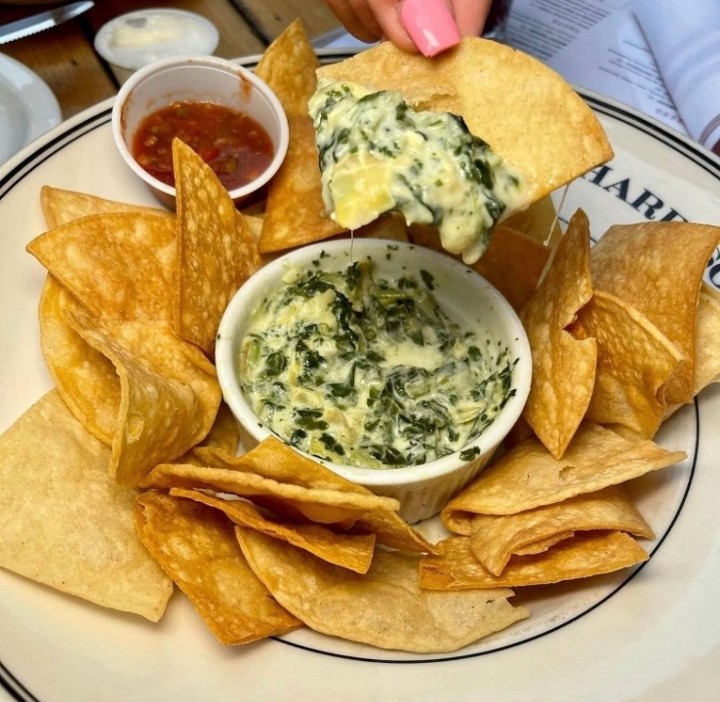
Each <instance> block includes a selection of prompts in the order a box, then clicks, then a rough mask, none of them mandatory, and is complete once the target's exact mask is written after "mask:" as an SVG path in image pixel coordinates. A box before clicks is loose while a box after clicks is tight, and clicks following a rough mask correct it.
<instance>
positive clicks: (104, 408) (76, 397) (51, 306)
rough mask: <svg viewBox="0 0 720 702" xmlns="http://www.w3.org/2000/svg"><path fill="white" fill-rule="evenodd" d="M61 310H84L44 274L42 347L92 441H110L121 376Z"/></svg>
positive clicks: (115, 422) (60, 388)
mask: <svg viewBox="0 0 720 702" xmlns="http://www.w3.org/2000/svg"><path fill="white" fill-rule="evenodd" d="M65 310H68V311H70V312H75V313H84V314H87V310H86V309H85V308H84V307H83V306H82V305H81V304H80V303H79V302H78V301H77V300H76V299H75V298H74V297H73V296H72V295H71V294H70V293H69V292H68V291H67V290H66V289H65V288H64V287H63V286H62V285H60V283H58V282H57V280H55V278H53V277H52V275H50V274H48V275H47V277H46V279H45V285H44V286H43V289H42V293H41V295H40V307H39V310H38V316H39V319H40V346H41V349H42V354H43V358H44V359H45V364H46V365H47V368H48V370H49V371H50V375H51V377H52V379H53V380H54V381H55V386H56V388H57V390H58V392H59V393H60V395H61V397H62V398H63V400H64V401H65V404H66V405H67V406H68V408H69V409H70V410H71V411H72V413H73V414H74V415H75V417H76V419H77V420H78V421H79V422H80V423H81V424H82V425H83V426H84V427H85V429H86V430H87V431H89V432H90V433H91V434H92V435H93V436H94V437H95V438H96V439H98V440H100V441H102V442H103V443H104V444H106V445H107V446H110V445H111V444H112V439H113V436H114V435H115V431H116V430H117V425H118V398H119V396H120V379H119V378H118V376H117V373H116V371H115V366H113V364H112V362H111V361H110V359H108V358H107V357H106V356H104V355H103V354H102V353H100V352H99V351H97V350H96V349H94V348H93V347H92V346H90V344H88V343H87V341H85V339H83V338H82V336H80V334H78V333H77V332H76V331H75V330H74V329H73V328H72V326H70V323H69V322H68V320H67V318H66V317H65Z"/></svg>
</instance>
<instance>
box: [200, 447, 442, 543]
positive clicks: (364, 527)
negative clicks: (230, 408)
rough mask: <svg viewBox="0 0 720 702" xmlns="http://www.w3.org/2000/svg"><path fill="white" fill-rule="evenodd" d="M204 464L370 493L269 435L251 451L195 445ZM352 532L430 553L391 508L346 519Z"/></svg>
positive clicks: (284, 480) (303, 484) (313, 485)
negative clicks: (236, 452)
mask: <svg viewBox="0 0 720 702" xmlns="http://www.w3.org/2000/svg"><path fill="white" fill-rule="evenodd" d="M197 453H198V455H199V456H200V458H201V459H204V460H205V461H206V465H208V466H212V467H215V468H226V469H230V470H240V471H245V472H248V473H253V474H255V475H259V476H262V477H263V478H267V479H270V480H275V481H278V482H281V483H292V484H293V485H298V486H300V487H305V488H309V489H320V490H338V491H341V492H354V493H358V494H360V495H372V493H371V492H370V490H368V489H367V488H364V487H362V486H361V485H358V484H356V483H353V482H351V481H349V480H346V479H345V478H343V477H341V476H339V475H338V474H337V473H333V472H332V471H331V470H330V469H329V468H326V467H325V466H324V465H322V464H321V463H318V462H317V461H314V460H312V459H310V458H308V457H306V456H303V455H301V454H299V453H298V452H297V451H294V450H293V449H291V448H290V447H289V446H287V445H286V444H285V443H283V442H282V441H280V440H279V439H277V438H276V437H273V436H270V437H268V438H267V439H265V440H264V441H261V442H260V443H259V444H258V445H257V446H255V447H254V448H253V449H252V450H251V451H248V452H247V453H245V454H242V455H240V456H235V455H228V454H227V453H225V452H222V451H217V450H206V449H198V451H197ZM347 527H348V528H350V527H352V528H353V530H354V531H355V532H359V533H362V532H367V533H371V534H374V535H375V536H376V537H377V542H378V543H379V544H382V545H384V546H388V547H389V548H395V549H398V550H400V551H414V552H419V553H433V552H434V547H433V545H432V544H431V543H430V542H429V541H427V539H425V538H424V537H423V536H422V535H421V534H420V533H419V532H418V531H416V530H415V529H413V528H412V527H411V526H410V525H409V524H408V523H407V522H406V521H405V520H404V519H402V517H400V515H399V514H398V513H397V512H396V511H395V510H386V509H382V510H374V511H372V512H367V513H365V514H362V515H360V516H358V517H356V518H354V519H353V520H352V523H348V524H347Z"/></svg>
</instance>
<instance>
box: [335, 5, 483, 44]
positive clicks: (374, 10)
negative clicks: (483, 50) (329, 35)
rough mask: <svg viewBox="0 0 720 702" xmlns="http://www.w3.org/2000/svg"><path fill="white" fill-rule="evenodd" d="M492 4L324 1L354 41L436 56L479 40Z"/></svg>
mask: <svg viewBox="0 0 720 702" xmlns="http://www.w3.org/2000/svg"><path fill="white" fill-rule="evenodd" d="M491 1H492V0H325V2H326V3H327V5H328V6H329V7H330V9H331V10H332V11H333V12H334V13H335V15H336V17H337V18H338V19H339V20H340V22H342V24H343V25H344V26H345V28H346V29H347V30H348V31H349V32H350V34H352V35H353V36H354V37H356V38H358V39H360V40H361V41H366V42H373V41H378V40H380V39H388V40H389V41H391V42H392V43H393V44H395V45H396V46H398V47H399V48H401V49H403V50H405V51H420V52H422V53H423V54H425V55H426V56H435V55H436V54H438V53H440V52H441V51H444V50H445V49H448V48H450V47H451V46H454V45H455V44H457V43H458V42H459V41H460V37H461V36H479V34H480V32H481V31H482V28H483V25H484V24H485V19H486V18H487V15H488V12H489V11H490V3H491Z"/></svg>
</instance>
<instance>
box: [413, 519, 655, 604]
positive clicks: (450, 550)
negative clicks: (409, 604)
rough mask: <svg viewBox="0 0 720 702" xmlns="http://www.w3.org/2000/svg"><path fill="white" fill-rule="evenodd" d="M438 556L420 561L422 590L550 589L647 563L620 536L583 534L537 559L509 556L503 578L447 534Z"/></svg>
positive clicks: (629, 538) (463, 540) (632, 541)
mask: <svg viewBox="0 0 720 702" xmlns="http://www.w3.org/2000/svg"><path fill="white" fill-rule="evenodd" d="M441 545H442V546H443V547H444V548H443V552H442V554H441V555H440V556H426V557H424V558H423V559H422V560H421V562H420V586H421V587H423V588H428V589H430V590H443V591H447V590H450V591H455V590H468V589H469V590H473V589H475V588H492V587H522V586H525V585H548V584H550V583H557V582H560V581H562V580H575V579H578V578H588V577H590V576H592V575H602V574H604V573H612V572H613V571H616V570H621V569H623V568H630V567H632V566H634V565H638V564H639V563H642V562H643V561H646V560H647V559H648V555H647V553H646V552H645V550H644V549H643V548H642V547H641V546H640V545H639V544H638V543H637V541H635V539H633V537H632V536H629V535H628V534H625V533H624V532H618V531H610V532H601V533H599V534H598V533H596V532H587V533H586V534H583V535H582V536H573V537H572V538H571V539H565V540H564V541H562V542H561V543H559V544H557V545H556V546H554V547H553V548H551V549H549V550H547V551H545V552H544V553H541V554H539V555H535V556H522V557H513V558H512V559H511V560H510V563H508V565H507V566H506V567H505V569H504V570H503V572H502V575H500V576H495V575H493V574H492V573H490V572H489V571H488V570H486V569H485V568H484V567H483V566H482V564H481V563H480V562H479V561H478V560H477V559H476V558H475V556H474V555H473V553H472V551H471V550H470V539H468V538H467V537H466V536H451V537H449V538H448V539H446V540H445V541H443V542H442V544H441Z"/></svg>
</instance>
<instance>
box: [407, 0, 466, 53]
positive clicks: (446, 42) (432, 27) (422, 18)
mask: <svg viewBox="0 0 720 702" xmlns="http://www.w3.org/2000/svg"><path fill="white" fill-rule="evenodd" d="M400 21H401V22H402V24H403V26H404V27H405V29H406V30H407V33H408V34H409V35H410V37H411V39H412V40H413V41H414V42H415V46H417V48H418V49H420V51H421V52H422V53H423V54H424V55H425V56H435V55H436V54H439V53H440V52H441V51H445V49H449V48H450V47H451V46H455V45H456V44H458V43H459V42H460V32H458V28H457V25H456V24H455V20H454V18H453V16H452V14H451V12H450V10H449V9H448V6H447V5H446V4H445V3H444V2H443V0H405V2H403V4H402V5H401V7H400Z"/></svg>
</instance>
